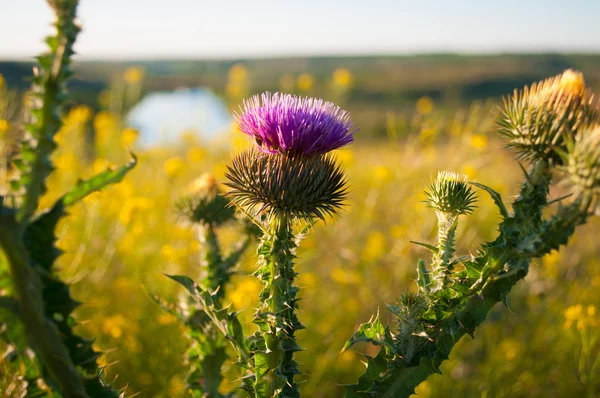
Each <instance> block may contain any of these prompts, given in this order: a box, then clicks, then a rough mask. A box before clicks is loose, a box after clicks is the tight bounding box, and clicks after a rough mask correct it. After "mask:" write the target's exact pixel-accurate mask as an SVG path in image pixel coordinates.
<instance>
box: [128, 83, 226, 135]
mask: <svg viewBox="0 0 600 398" xmlns="http://www.w3.org/2000/svg"><path fill="white" fill-rule="evenodd" d="M231 122H232V118H231V115H230V113H229V111H228V110H227V106H226V105H225V104H224V103H223V101H221V99H219V97H217V96H216V95H215V94H214V93H213V92H212V91H210V90H208V89H204V88H193V89H178V90H175V91H163V92H155V93H151V94H148V95H147V96H146V97H144V99H143V100H142V101H140V103H139V104H137V105H136V106H135V107H134V108H133V109H132V110H131V111H130V112H129V114H128V116H127V123H128V124H129V125H131V126H133V127H135V128H136V129H138V130H139V132H140V139H139V144H140V145H141V146H142V147H154V146H160V145H168V144H172V143H175V142H177V141H178V140H179V138H180V136H181V134H182V133H189V132H193V133H194V134H197V135H198V136H199V137H200V138H202V139H204V140H214V139H216V138H218V136H219V135H220V134H223V133H225V132H227V131H228V130H229V129H230V126H231Z"/></svg>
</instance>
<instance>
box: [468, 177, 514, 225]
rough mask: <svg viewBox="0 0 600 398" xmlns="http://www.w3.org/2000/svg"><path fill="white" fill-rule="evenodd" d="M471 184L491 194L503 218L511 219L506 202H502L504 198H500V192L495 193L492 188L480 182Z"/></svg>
mask: <svg viewBox="0 0 600 398" xmlns="http://www.w3.org/2000/svg"><path fill="white" fill-rule="evenodd" d="M470 184H471V185H475V186H476V187H477V188H479V189H482V190H484V191H486V192H487V193H489V194H490V196H491V197H492V200H493V201H494V203H495V204H496V206H498V209H499V210H500V214H502V217H503V218H508V217H509V214H508V210H506V206H504V202H503V201H502V196H500V194H499V193H498V192H496V191H494V190H493V189H492V188H490V187H488V186H487V185H483V184H480V183H478V182H470Z"/></svg>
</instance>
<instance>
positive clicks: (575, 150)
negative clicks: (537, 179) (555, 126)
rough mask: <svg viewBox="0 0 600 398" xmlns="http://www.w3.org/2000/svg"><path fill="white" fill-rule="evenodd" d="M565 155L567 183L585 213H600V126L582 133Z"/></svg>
mask: <svg viewBox="0 0 600 398" xmlns="http://www.w3.org/2000/svg"><path fill="white" fill-rule="evenodd" d="M570 149H571V150H570V151H569V152H568V153H567V154H566V155H565V167H564V168H563V169H564V171H565V172H566V174H567V178H566V180H565V183H566V184H567V185H568V186H570V187H571V189H572V191H573V194H574V196H575V199H576V200H579V201H580V202H581V204H582V207H583V209H584V210H585V211H590V212H592V213H600V125H596V126H594V127H593V128H589V129H588V130H584V131H582V132H581V133H580V134H579V135H578V136H577V138H576V140H575V142H574V145H572V146H571V148H570Z"/></svg>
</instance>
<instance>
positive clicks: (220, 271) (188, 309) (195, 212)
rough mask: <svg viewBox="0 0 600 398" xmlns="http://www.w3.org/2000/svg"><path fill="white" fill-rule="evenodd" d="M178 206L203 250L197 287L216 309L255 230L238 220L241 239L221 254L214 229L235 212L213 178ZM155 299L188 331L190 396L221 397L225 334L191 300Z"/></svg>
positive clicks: (203, 179) (197, 186) (201, 181)
mask: <svg viewBox="0 0 600 398" xmlns="http://www.w3.org/2000/svg"><path fill="white" fill-rule="evenodd" d="M177 208H178V210H179V212H180V214H181V215H182V216H183V217H185V219H186V220H187V221H189V222H190V223H191V224H192V225H193V226H194V227H195V229H196V231H197V234H198V240H199V241H200V243H201V244H202V247H203V251H202V258H201V263H200V265H201V270H200V271H201V277H200V281H199V287H200V288H201V289H203V290H204V291H207V292H210V293H211V295H212V297H211V300H213V302H214V306H216V307H219V308H221V307H222V306H223V300H224V298H225V293H226V289H227V285H228V283H229V282H230V278H231V275H232V274H233V272H234V269H235V267H236V266H237V265H238V264H239V261H240V258H241V256H242V255H243V253H244V252H245V251H246V250H247V249H248V247H249V245H250V243H251V240H252V237H253V236H254V234H255V232H256V231H255V229H254V228H252V227H251V226H249V225H248V223H247V222H245V221H244V220H238V221H239V225H240V226H241V228H242V229H243V231H242V232H243V234H242V239H241V241H240V242H239V243H238V244H237V245H236V247H235V248H234V249H233V250H232V251H231V253H229V255H227V256H223V254H222V250H221V245H220V243H219V239H218V235H217V232H216V229H217V228H219V227H221V226H222V225H224V224H227V223H229V222H233V221H234V220H236V214H235V209H234V208H233V207H232V206H230V203H229V199H227V198H226V197H225V196H224V194H223V192H221V189H220V188H219V186H218V184H217V182H216V180H215V178H214V177H213V176H212V175H211V174H204V175H203V176H201V177H200V178H198V179H197V180H196V181H194V182H193V183H192V186H191V188H190V190H189V193H188V194H187V195H185V196H184V197H183V198H181V199H180V200H179V201H178V203H177ZM154 299H155V300H156V301H157V303H158V304H159V305H160V306H161V307H162V308H163V309H165V310H166V311H168V312H169V313H171V314H173V315H175V316H176V317H177V318H179V319H180V320H181V321H182V322H183V323H184V324H185V325H186V327H187V329H188V336H189V338H190V340H191V344H190V347H189V349H188V350H187V352H186V361H185V362H186V365H187V367H188V373H187V376H186V378H185V381H186V384H187V388H188V391H189V392H190V395H191V396H193V397H222V396H223V395H222V394H220V393H219V386H220V384H221V381H222V380H223V371H222V368H223V364H224V363H225V361H226V360H227V358H228V357H227V353H226V346H227V339H226V336H225V335H224V334H222V333H221V332H220V330H219V329H218V328H217V326H216V325H215V324H214V323H213V322H212V321H211V318H210V317H209V316H208V315H207V313H206V312H205V311H204V310H203V309H202V307H201V306H199V305H198V304H197V303H196V302H195V301H194V300H193V299H192V298H191V297H187V298H186V299H185V300H184V301H183V302H182V303H181V304H180V305H177V306H174V305H169V304H166V303H165V302H164V301H162V300H160V299H159V298H158V297H154Z"/></svg>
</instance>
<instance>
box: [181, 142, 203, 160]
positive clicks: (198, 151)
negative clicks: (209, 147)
mask: <svg viewBox="0 0 600 398" xmlns="http://www.w3.org/2000/svg"><path fill="white" fill-rule="evenodd" d="M185 157H186V159H187V161H188V162H190V163H197V162H200V161H201V160H203V159H204V158H206V149H204V148H202V147H200V146H193V147H191V148H190V149H188V151H187V153H186V156H185Z"/></svg>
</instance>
